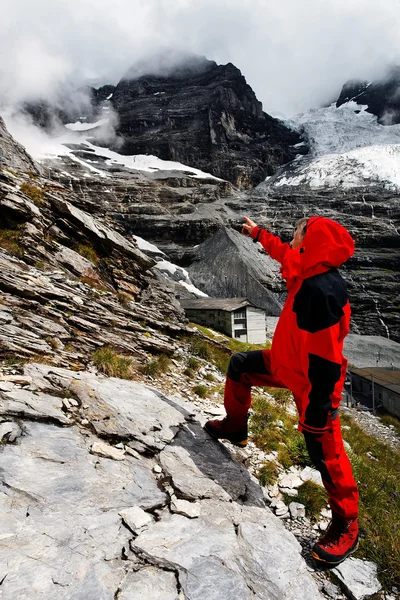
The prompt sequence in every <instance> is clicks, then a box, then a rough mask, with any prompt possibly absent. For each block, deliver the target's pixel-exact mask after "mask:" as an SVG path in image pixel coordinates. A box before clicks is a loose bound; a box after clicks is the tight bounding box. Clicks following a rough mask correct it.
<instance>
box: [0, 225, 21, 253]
mask: <svg viewBox="0 0 400 600" xmlns="http://www.w3.org/2000/svg"><path fill="white" fill-rule="evenodd" d="M20 235H21V232H20V231H19V229H0V247H1V248H4V250H7V252H9V253H10V254H12V255H13V256H16V257H18V258H22V257H23V255H24V251H23V249H22V248H21V246H20Z"/></svg>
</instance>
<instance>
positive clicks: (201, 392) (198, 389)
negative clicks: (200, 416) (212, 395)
mask: <svg viewBox="0 0 400 600" xmlns="http://www.w3.org/2000/svg"><path fill="white" fill-rule="evenodd" d="M192 389H193V391H194V393H195V394H197V396H199V397H200V398H205V397H206V396H207V395H208V392H209V391H210V390H209V388H208V387H207V386H206V385H203V384H202V383H199V384H198V385H195V386H193V388H192Z"/></svg>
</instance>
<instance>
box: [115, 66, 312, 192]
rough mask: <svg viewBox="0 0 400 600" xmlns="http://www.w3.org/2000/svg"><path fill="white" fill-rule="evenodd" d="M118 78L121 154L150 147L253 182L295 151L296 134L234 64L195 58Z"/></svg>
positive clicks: (243, 184)
mask: <svg viewBox="0 0 400 600" xmlns="http://www.w3.org/2000/svg"><path fill="white" fill-rule="evenodd" d="M130 77H131V76H130V74H129V73H128V74H127V76H126V77H125V78H124V79H122V81H120V83H119V84H118V85H117V87H116V89H115V91H114V95H113V98H112V104H113V107H114V109H115V111H116V112H117V114H118V117H119V128H118V134H119V135H120V136H121V137H122V138H123V140H124V143H123V146H122V148H119V152H122V153H123V154H155V155H156V156H158V157H160V158H162V159H165V160H175V161H179V162H182V163H184V164H187V165H190V166H193V167H196V168H198V169H202V170H204V171H207V172H210V173H212V174H213V175H215V176H217V177H221V178H222V179H227V180H228V181H231V182H232V183H234V184H235V185H237V186H238V187H243V188H247V187H252V186H254V185H256V184H257V183H259V182H260V181H262V180H263V179H264V178H265V177H266V176H267V175H270V174H272V173H273V172H274V170H275V168H276V167H277V166H278V165H281V164H282V163H286V162H288V161H289V160H291V159H292V158H294V156H295V154H296V151H295V150H294V149H293V148H292V146H293V145H294V144H297V143H298V142H299V141H300V138H299V136H298V134H297V133H294V132H292V131H290V130H289V129H288V128H287V127H286V126H284V125H283V124H282V123H281V122H280V121H278V120H277V119H274V118H272V117H270V116H269V115H267V114H266V113H264V112H263V110H262V105H261V102H259V101H258V100H257V98H256V96H255V94H254V92H253V90H252V89H251V87H250V86H249V85H248V84H247V83H246V80H245V78H244V77H243V75H242V74H241V72H240V71H239V69H237V68H236V67H235V66H234V65H232V64H231V63H229V64H227V65H217V64H216V63H215V62H213V61H208V60H206V59H200V58H199V59H197V61H195V62H194V63H193V62H192V63H191V66H190V67H182V68H177V69H175V70H172V71H170V72H169V73H168V74H167V75H166V76H161V75H157V76H155V75H148V76H147V75H146V76H142V77H139V78H137V79H131V78H130Z"/></svg>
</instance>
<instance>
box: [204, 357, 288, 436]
mask: <svg viewBox="0 0 400 600" xmlns="http://www.w3.org/2000/svg"><path fill="white" fill-rule="evenodd" d="M270 352H271V351H270V350H256V351H252V352H238V353H236V354H234V355H233V356H232V358H231V360H230V363H229V368H228V373H227V377H226V382H225V392H224V406H225V410H226V414H227V416H226V417H225V418H224V419H222V420H217V419H214V420H212V421H208V422H207V423H206V425H205V429H206V431H208V433H209V434H210V435H212V436H213V437H214V438H217V439H218V438H219V439H221V438H222V439H227V440H229V441H231V442H233V443H235V444H237V445H239V446H242V447H244V446H246V445H247V413H248V410H249V408H250V404H251V387H252V386H253V385H258V386H271V387H284V386H283V384H282V383H280V382H278V381H277V380H276V379H275V378H274V377H273V375H272V374H271V359H270Z"/></svg>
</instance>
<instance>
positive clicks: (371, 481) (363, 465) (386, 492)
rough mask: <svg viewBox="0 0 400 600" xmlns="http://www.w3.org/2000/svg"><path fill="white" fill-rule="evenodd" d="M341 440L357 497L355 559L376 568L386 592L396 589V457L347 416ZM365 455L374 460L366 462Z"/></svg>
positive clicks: (399, 468)
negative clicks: (345, 444) (346, 447)
mask: <svg viewBox="0 0 400 600" xmlns="http://www.w3.org/2000/svg"><path fill="white" fill-rule="evenodd" d="M342 422H343V424H345V425H348V426H349V427H350V429H348V430H344V431H343V437H344V438H345V439H346V441H347V442H348V443H349V444H350V446H351V452H349V455H350V460H351V463H352V466H353V473H354V476H355V478H356V481H357V484H358V488H359V493H360V533H361V538H362V539H361V543H360V549H359V551H358V553H357V555H358V556H361V557H363V558H366V559H368V560H372V561H374V562H376V563H377V564H378V568H379V578H380V581H381V583H382V585H384V586H385V587H387V588H390V587H391V586H393V585H396V586H399V585H400V571H399V565H400V453H399V452H396V451H395V450H393V449H392V448H390V447H389V446H386V445H385V444H383V443H382V442H380V441H378V440H377V439H376V438H374V437H373V436H370V435H368V434H366V433H365V432H364V431H363V430H362V429H361V428H360V427H359V426H358V425H357V424H356V423H354V421H353V420H352V419H351V417H349V416H348V415H343V416H342ZM367 452H368V453H369V454H370V455H372V456H373V457H374V458H370V456H368V455H367Z"/></svg>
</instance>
